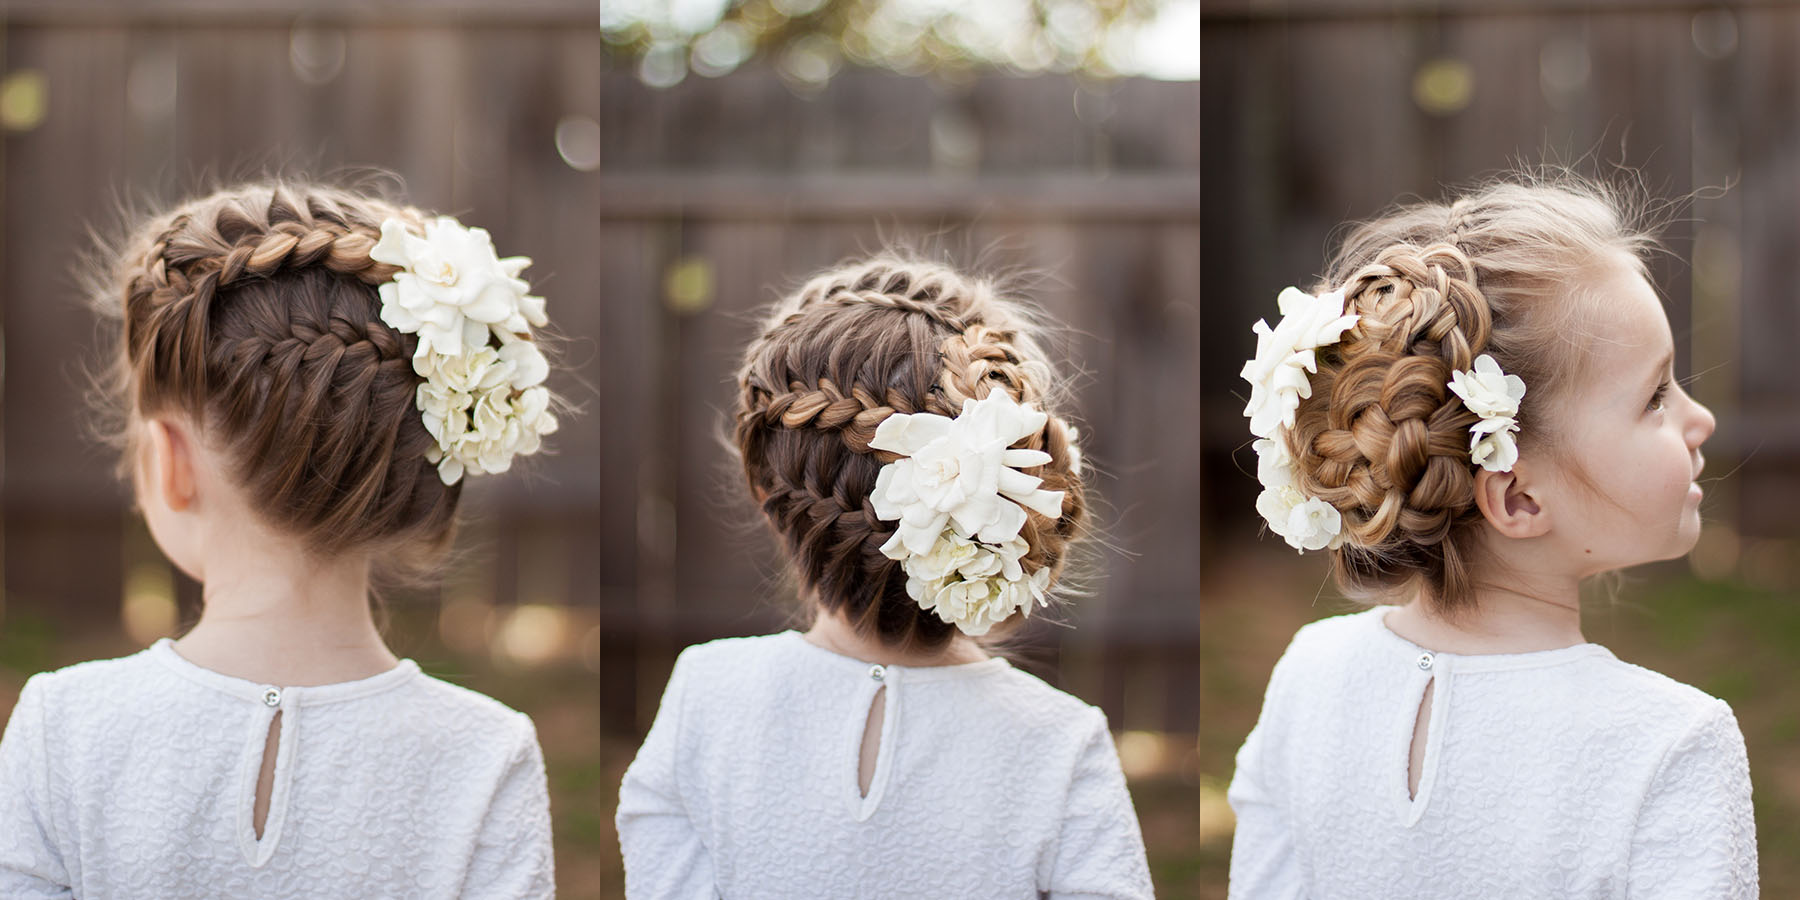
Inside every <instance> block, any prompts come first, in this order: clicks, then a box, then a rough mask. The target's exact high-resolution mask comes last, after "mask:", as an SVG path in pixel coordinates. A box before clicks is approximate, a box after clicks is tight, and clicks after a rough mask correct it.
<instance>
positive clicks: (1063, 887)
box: [1045, 709, 1152, 900]
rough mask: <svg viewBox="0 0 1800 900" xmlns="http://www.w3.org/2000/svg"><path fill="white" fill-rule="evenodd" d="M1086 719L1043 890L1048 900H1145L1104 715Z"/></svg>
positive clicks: (1143, 866) (1133, 822)
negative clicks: (1083, 736)
mask: <svg viewBox="0 0 1800 900" xmlns="http://www.w3.org/2000/svg"><path fill="white" fill-rule="evenodd" d="M1092 713H1093V716H1092V718H1091V719H1090V720H1089V723H1088V729H1087V731H1088V737H1087V741H1086V742H1085V744H1084V745H1083V747H1082V750H1081V756H1080V757H1079V758H1078V759H1077V760H1076V763H1075V769H1074V772H1073V778H1072V779H1071V780H1070V783H1069V794H1068V797H1067V799H1066V801H1065V802H1064V804H1063V820H1062V831H1061V834H1060V835H1059V837H1058V840H1057V851H1056V861H1055V864H1054V865H1053V867H1052V868H1051V875H1050V883H1049V884H1048V885H1046V886H1045V889H1046V890H1047V891H1048V892H1049V895H1050V898H1051V900H1100V898H1107V900H1140V898H1142V900H1148V898H1149V897H1151V896H1152V894H1151V887H1150V866H1149V863H1148V862H1147V861H1146V860H1145V857H1144V836H1143V833H1142V832H1141V831H1140V830H1139V829H1138V820H1137V813H1136V811H1135V810H1134V809H1133V808H1132V805H1131V793H1130V791H1128V790H1126V788H1125V772H1124V770H1123V769H1121V768H1120V767H1119V754H1118V750H1117V749H1115V748H1114V747H1113V741H1112V733H1111V732H1109V731H1108V730H1107V727H1106V714H1105V713H1102V712H1100V711H1099V710H1097V709H1096V710H1092Z"/></svg>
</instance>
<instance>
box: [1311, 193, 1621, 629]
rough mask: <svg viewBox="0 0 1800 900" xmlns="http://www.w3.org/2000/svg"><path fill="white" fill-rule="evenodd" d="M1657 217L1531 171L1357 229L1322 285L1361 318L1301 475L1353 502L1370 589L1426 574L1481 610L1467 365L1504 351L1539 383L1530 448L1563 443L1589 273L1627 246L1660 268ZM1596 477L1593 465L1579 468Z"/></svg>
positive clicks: (1431, 589) (1461, 608)
mask: <svg viewBox="0 0 1800 900" xmlns="http://www.w3.org/2000/svg"><path fill="white" fill-rule="evenodd" d="M1655 246H1656V226H1655V225H1654V224H1652V223H1651V222H1649V221H1648V213H1647V212H1646V207H1645V205H1644V202H1643V200H1642V199H1641V198H1639V197H1637V196H1635V195H1632V194H1630V193H1628V192H1625V191H1623V190H1621V189H1618V188H1613V187H1609V186H1608V185H1605V184H1602V183H1598V182H1593V181H1588V180H1584V179H1581V178H1578V177H1576V176H1573V175H1570V174H1567V173H1557V174H1555V175H1553V176H1547V177H1543V178H1536V177H1529V176H1515V179H1514V180H1510V181H1500V182H1495V183H1491V184H1488V185H1486V186H1483V187H1481V188H1478V189H1476V190H1474V191H1471V192H1469V193H1467V194H1465V195H1464V196H1462V197H1459V198H1456V199H1454V200H1452V201H1450V202H1447V203H1417V204H1411V205H1407V206H1401V207H1398V208H1396V209H1394V210H1391V211H1390V212H1389V213H1388V214H1386V215H1384V216H1382V217H1380V218H1378V219H1376V220H1374V221H1371V222H1368V223H1365V224H1363V225H1361V226H1359V227H1357V228H1356V229H1354V230H1353V231H1352V232H1351V233H1350V234H1349V235H1348V237H1347V238H1346V239H1345V240H1344V242H1343V244H1342V246H1341V247H1340V248H1339V249H1338V251H1337V253H1336V254H1335V255H1334V257H1333V259H1332V261H1331V263H1330V265H1329V267H1328V268H1327V274H1326V276H1325V278H1324V280H1323V282H1322V283H1320V284H1319V285H1316V286H1315V292H1323V291H1330V290H1341V291H1343V293H1344V297H1345V306H1346V310H1345V311H1346V312H1354V313H1356V314H1358V315H1360V316H1361V319H1360V321H1359V322H1358V323H1357V324H1356V325H1355V326H1353V327H1352V328H1351V329H1350V330H1349V331H1348V332H1346V333H1345V335H1344V338H1343V340H1342V341H1341V342H1339V343H1337V344H1335V345H1332V346H1330V347H1327V348H1321V349H1320V350H1319V352H1318V354H1317V355H1318V366H1319V369H1318V373H1317V374H1316V375H1313V376H1312V377H1311V384H1312V396H1311V397H1310V398H1305V399H1302V400H1301V401H1300V406H1299V409H1298V411H1297V413H1296V417H1295V423H1294V427H1293V428H1291V429H1288V430H1287V439H1288V450H1289V452H1290V453H1292V455H1293V458H1294V462H1295V470H1296V473H1297V477H1298V478H1299V486H1300V488H1301V489H1302V490H1303V491H1304V492H1305V493H1306V494H1307V495H1309V496H1314V497H1318V498H1320V499H1322V500H1324V501H1325V502H1327V503H1330V504H1331V505H1332V506H1334V507H1336V508H1337V510H1338V511H1339V513H1340V514H1341V515H1342V519H1343V529H1344V533H1345V536H1346V540H1345V542H1344V544H1343V545H1342V546H1340V547H1339V548H1338V549H1336V550H1334V551H1332V560H1333V569H1334V574H1335V575H1336V578H1337V581H1338V583H1339V585H1340V586H1341V587H1343V588H1344V589H1345V590H1346V591H1347V592H1348V593H1350V594H1352V595H1354V596H1364V597H1368V596H1382V595H1387V596H1391V595H1393V594H1394V593H1396V592H1400V591H1405V590H1409V589H1415V588H1417V589H1420V590H1421V593H1422V596H1423V597H1424V598H1425V599H1426V602H1427V603H1428V605H1429V606H1430V607H1431V608H1432V609H1434V610H1435V611H1437V612H1438V613H1440V614H1442V615H1446V616H1455V615H1457V614H1459V613H1462V612H1466V611H1468V610H1470V609H1472V608H1473V605H1474V603H1475V588H1476V585H1477V580H1478V578H1479V577H1480V576H1481V573H1480V572H1479V569H1480V563H1481V560H1480V559H1479V558H1478V557H1479V547H1480V541H1479V535H1478V534H1477V529H1478V527H1479V525H1480V523H1481V522H1482V515H1481V511H1480V508H1479V507H1477V506H1476V504H1475V471H1476V467H1475V466H1474V465H1473V464H1472V463H1471V462H1470V460H1469V428H1470V426H1472V425H1474V424H1475V423H1476V422H1478V421H1479V417H1478V416H1476V415H1475V414H1474V413H1472V412H1470V411H1469V410H1468V409H1467V408H1466V407H1465V406H1464V405H1463V403H1462V401H1461V400H1460V399H1459V398H1458V397H1457V396H1456V395H1455V394H1453V393H1451V392H1450V390H1449V388H1448V384H1449V381H1450V376H1451V373H1452V372H1454V371H1456V370H1459V369H1462V370H1466V369H1470V368H1472V367H1473V365H1474V360H1475V358H1476V357H1477V356H1479V355H1481V354H1484V353H1485V354H1488V355H1490V356H1492V357H1493V358H1494V360H1495V361H1496V362H1498V363H1499V364H1500V368H1501V369H1502V370H1503V371H1505V372H1507V373H1508V374H1513V375H1518V376H1519V377H1520V378H1522V379H1523V380H1524V382H1525V384H1526V386H1527V390H1528V393H1527V394H1526V397H1525V400H1524V402H1523V403H1522V404H1521V406H1520V411H1519V415H1518V417H1517V420H1518V423H1519V434H1518V442H1519V447H1520V452H1521V454H1550V455H1555V454H1559V452H1560V448H1559V445H1558V443H1557V440H1556V430H1555V427H1554V424H1553V417H1552V416H1551V415H1549V414H1548V413H1549V412H1550V411H1552V410H1554V409H1555V408H1556V407H1557V403H1558V401H1559V399H1560V398H1562V397H1563V396H1564V395H1565V393H1566V392H1567V391H1568V389H1569V387H1570V385H1571V384H1572V383H1574V382H1575V381H1576V380H1578V379H1579V378H1580V377H1581V376H1582V373H1583V372H1584V371H1585V366H1584V352H1583V346H1584V345H1583V342H1582V339H1581V335H1582V334H1583V333H1584V332H1585V330H1586V329H1585V328H1584V327H1583V322H1584V321H1585V319H1584V317H1585V316H1587V315H1591V314H1592V310H1593V309H1594V308H1595V307H1596V306H1597V301H1598V298H1596V297H1593V296H1591V295H1589V294H1588V293H1587V291H1586V288H1585V285H1587V284H1590V283H1591V282H1592V281H1593V277H1594V275H1595V273H1596V272H1598V271H1600V270H1601V269H1602V268H1603V267H1604V266H1607V265H1616V264H1618V261H1620V260H1624V261H1627V262H1628V264H1629V265H1631V266H1632V267H1633V268H1634V269H1635V270H1636V271H1637V272H1638V273H1639V274H1640V275H1647V273H1646V269H1645V262H1644V257H1645V255H1646V253H1647V252H1648V251H1649V250H1651V249H1653V248H1654V247H1655ZM1576 474H1577V476H1578V477H1579V476H1580V475H1581V473H1579V472H1577V473H1576Z"/></svg>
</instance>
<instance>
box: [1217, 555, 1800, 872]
mask: <svg viewBox="0 0 1800 900" xmlns="http://www.w3.org/2000/svg"><path fill="white" fill-rule="evenodd" d="M1233 551H1234V552H1232V553H1230V554H1223V553H1222V554H1220V556H1219V558H1223V559H1231V560H1233V563H1232V565H1230V566H1218V567H1214V568H1213V569H1211V570H1209V571H1208V572H1206V573H1205V584H1204V587H1203V594H1202V596H1203V598H1204V599H1203V600H1202V602H1201V622H1200V711H1201V713H1200V714H1201V724H1200V773H1201V784H1202V790H1201V794H1202V796H1201V800H1200V802H1201V808H1202V810H1203V812H1202V817H1201V835H1202V839H1201V847H1200V859H1199V863H1198V865H1199V870H1200V883H1201V886H1202V887H1201V893H1200V896H1202V897H1207V898H1214V897H1217V898H1223V897H1224V896H1225V888H1226V882H1227V872H1228V868H1229V864H1230V852H1231V844H1230V842H1231V837H1230V830H1229V825H1230V821H1229V814H1228V812H1223V811H1222V810H1221V806H1222V799H1223V798H1222V796H1221V795H1222V793H1223V791H1224V787H1225V785H1227V784H1229V783H1230V780H1231V773H1232V769H1233V758H1234V757H1235V755H1236V753H1237V749H1238V746H1239V745H1240V744H1242V743H1243V740H1244V737H1245V735H1247V734H1249V732H1250V729H1251V728H1252V727H1253V726H1254V725H1255V724H1256V716H1257V713H1258V711H1259V710H1260V709H1261V706H1262V692H1263V689H1264V687H1266V686H1267V683H1268V677H1269V672H1270V670H1271V669H1272V668H1273V667H1274V665H1275V660H1276V659H1278V658H1279V657H1280V656H1281V653H1282V651H1283V650H1284V649H1285V648H1286V646H1287V641H1288V639H1289V638H1291V637H1292V636H1293V633H1294V631H1295V630H1296V629H1298V628H1299V627H1300V626H1301V625H1304V624H1306V623H1307V622H1310V621H1313V620H1315V619H1320V618H1324V617H1326V616H1332V615H1339V614H1341V613H1345V612H1351V611H1354V610H1355V609H1357V608H1359V607H1355V606H1352V605H1351V604H1349V603H1348V602H1346V601H1343V600H1342V599H1340V598H1338V596H1337V595H1336V594H1335V593H1334V592H1333V591H1332V589H1331V588H1330V587H1329V585H1325V584H1323V582H1324V581H1325V574H1324V572H1325V569H1324V567H1323V566H1320V565H1311V564H1309V563H1310V562H1312V561H1307V562H1299V563H1297V562H1296V561H1295V560H1294V557H1293V556H1292V554H1290V553H1281V552H1278V551H1270V550H1269V549H1267V548H1263V547H1248V546H1246V547H1242V548H1233ZM1595 594H1596V596H1594V597H1591V598H1588V599H1586V600H1584V602H1583V612H1582V628H1583V631H1584V633H1585V635H1586V637H1587V639H1588V640H1590V641H1593V642H1595V643H1599V644H1603V645H1605V646H1606V647H1608V648H1609V649H1611V650H1612V652H1613V653H1614V654H1615V655H1617V656H1618V657H1619V658H1620V659H1622V660H1624V661H1626V662H1629V663H1635V664H1637V665H1640V666H1644V667H1645V668H1649V669H1653V670H1655V671H1658V672H1661V673H1663V674H1665V675H1668V676H1669V677H1671V678H1674V679H1676V680H1678V681H1683V682H1686V683H1688V684H1691V685H1694V686H1696V687H1699V688H1700V689H1702V690H1704V691H1706V692H1708V693H1710V694H1713V695H1714V696H1717V697H1719V698H1720V699H1722V700H1725V701H1726V702H1727V703H1730V704H1731V706H1732V709H1733V710H1734V711H1735V712H1736V714H1737V718H1738V724H1739V725H1740V727H1741V728H1742V729H1743V732H1744V740H1745V743H1746V745H1747V746H1748V749H1749V755H1750V778H1751V782H1752V785H1753V796H1752V800H1753V803H1754V804H1755V808H1756V829H1757V843H1758V848H1759V849H1758V855H1759V860H1760V864H1761V869H1762V872H1761V875H1762V890H1763V895H1764V896H1769V897H1790V896H1800V817H1797V815H1796V813H1800V753H1797V752H1796V750H1800V711H1797V709H1796V707H1795V706H1794V705H1793V704H1792V703H1791V701H1790V700H1789V691H1791V690H1792V687H1793V685H1794V683H1795V681H1796V675H1797V674H1800V672H1797V669H1800V590H1797V589H1796V588H1795V587H1794V586H1793V585H1792V584H1789V583H1788V582H1787V579H1786V577H1785V576H1784V577H1782V578H1773V579H1771V578H1765V579H1764V583H1762V584H1749V583H1746V582H1745V581H1744V580H1742V579H1741V578H1738V577H1735V576H1734V577H1731V578H1726V579H1722V580H1706V579H1701V578H1698V577H1695V576H1694V575H1693V574H1692V573H1691V572H1690V571H1689V570H1688V568H1687V567H1686V565H1685V564H1681V563H1674V564H1665V565H1659V566H1654V567H1644V568H1641V569H1637V570H1633V571H1632V572H1630V573H1628V574H1627V575H1626V576H1625V578H1624V579H1623V582H1622V584H1621V585H1620V587H1619V588H1618V589H1617V590H1616V592H1613V595H1611V596H1608V595H1607V592H1605V591H1596V592H1595ZM1315 598H1316V599H1315ZM1209 800H1210V801H1211V803H1210V804H1209Z"/></svg>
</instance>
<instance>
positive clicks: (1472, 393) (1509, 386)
mask: <svg viewBox="0 0 1800 900" xmlns="http://www.w3.org/2000/svg"><path fill="white" fill-rule="evenodd" d="M1449 388H1450V390H1451V391H1452V392H1454V393H1455V394H1456V396H1458V397H1461V398H1462V402H1463V405H1464V406H1466V407H1468V408H1469V412H1472V413H1474V414H1476V415H1478V416H1480V417H1481V421H1479V422H1477V423H1475V424H1474V425H1471V426H1469V461H1470V462H1472V463H1474V464H1476V465H1478V466H1480V467H1482V468H1484V469H1486V470H1488V471H1489V472H1510V471H1512V467H1513V464H1514V463H1516V462H1518V461H1519V443H1518V441H1517V440H1516V439H1515V438H1514V437H1513V435H1515V434H1517V433H1518V431H1519V420H1518V416H1519V401H1520V400H1523V399H1525V380H1524V379H1522V378H1520V377H1519V376H1517V375H1508V374H1506V373H1505V372H1502V371H1500V364H1499V363H1497V362H1495V361H1494V358H1493V357H1491V356H1489V355H1487V354H1486V353H1483V354H1481V355H1480V356H1477V357H1475V368H1473V369H1458V370H1456V371H1455V372H1454V373H1452V374H1451V376H1450V384H1449Z"/></svg>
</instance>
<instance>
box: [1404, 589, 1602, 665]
mask: <svg viewBox="0 0 1800 900" xmlns="http://www.w3.org/2000/svg"><path fill="white" fill-rule="evenodd" d="M1385 622H1386V624H1387V627H1388V630H1389V631H1392V632H1394V633H1395V634H1397V635H1399V636H1401V637H1403V638H1405V639H1407V640H1409V641H1411V642H1413V643H1415V644H1418V645H1419V646H1421V647H1425V648H1427V649H1429V650H1434V651H1437V652H1442V653H1456V654H1461V655H1470V656H1476V655H1485V654H1495V653H1533V652H1536V651H1539V650H1557V649H1561V648H1563V647H1573V646H1575V645H1577V644H1582V643H1585V642H1586V640H1587V639H1586V638H1584V637H1582V634H1581V582H1580V580H1579V579H1575V578H1567V579H1537V580H1535V581H1532V582H1531V583H1528V584H1522V585H1520V589H1518V590H1511V589H1504V588H1498V587H1494V588H1484V589H1482V590H1478V591H1477V592H1476V594H1475V604H1474V609H1473V610H1472V611H1470V612H1466V613H1462V614H1459V615H1457V616H1456V617H1454V618H1446V617H1444V616H1441V615H1439V614H1437V613H1435V612H1433V611H1432V610H1431V608H1430V607H1429V606H1428V605H1427V604H1426V603H1425V601H1424V600H1423V599H1422V598H1420V597H1414V598H1412V599H1411V600H1410V601H1409V602H1407V603H1405V604H1404V605H1402V606H1400V607H1399V608H1398V609H1395V610H1393V611H1392V612H1390V613H1388V614H1387V618H1386V619H1385Z"/></svg>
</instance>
